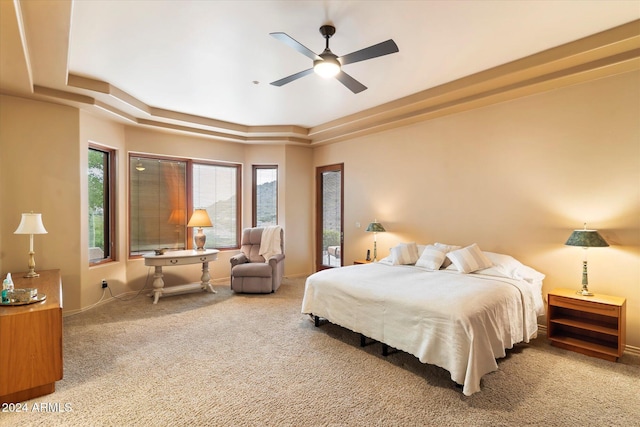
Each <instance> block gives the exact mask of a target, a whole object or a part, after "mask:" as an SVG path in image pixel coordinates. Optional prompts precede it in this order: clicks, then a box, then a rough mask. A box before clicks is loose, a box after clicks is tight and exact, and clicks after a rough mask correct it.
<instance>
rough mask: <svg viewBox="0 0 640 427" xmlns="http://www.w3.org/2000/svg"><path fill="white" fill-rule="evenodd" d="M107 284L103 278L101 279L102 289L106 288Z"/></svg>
mask: <svg viewBox="0 0 640 427" xmlns="http://www.w3.org/2000/svg"><path fill="white" fill-rule="evenodd" d="M107 286H109V284H108V283H107V281H106V280H105V279H102V289H104V288H106V287H107Z"/></svg>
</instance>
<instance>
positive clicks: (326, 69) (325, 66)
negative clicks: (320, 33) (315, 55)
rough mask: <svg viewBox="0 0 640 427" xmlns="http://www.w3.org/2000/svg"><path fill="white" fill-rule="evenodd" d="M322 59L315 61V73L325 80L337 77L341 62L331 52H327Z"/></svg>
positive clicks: (321, 56) (322, 55)
mask: <svg viewBox="0 0 640 427" xmlns="http://www.w3.org/2000/svg"><path fill="white" fill-rule="evenodd" d="M320 58H322V59H317V60H315V61H313V71H314V72H315V73H316V74H317V75H319V76H320V77H324V78H325V79H328V78H331V77H335V76H336V75H337V74H338V73H339V72H340V61H338V58H337V57H336V56H335V55H334V54H333V53H331V52H330V51H329V52H327V51H325V52H324V53H322V54H321V55H320Z"/></svg>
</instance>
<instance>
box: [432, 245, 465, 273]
mask: <svg viewBox="0 0 640 427" xmlns="http://www.w3.org/2000/svg"><path fill="white" fill-rule="evenodd" d="M435 247H436V248H438V249H440V250H441V251H442V252H444V253H445V254H446V253H448V252H451V251H455V250H456V249H460V248H462V246H457V245H445V244H444V243H436V244H435ZM450 265H451V260H449V258H445V259H444V262H443V263H442V268H447V267H449V266H450Z"/></svg>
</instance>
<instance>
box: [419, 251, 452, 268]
mask: <svg viewBox="0 0 640 427" xmlns="http://www.w3.org/2000/svg"><path fill="white" fill-rule="evenodd" d="M446 258H447V254H446V253H444V252H443V251H441V250H440V249H438V248H437V247H436V246H434V245H427V246H426V247H425V248H424V250H423V251H422V254H421V255H420V258H418V261H416V267H423V268H426V269H427V270H438V269H439V268H440V266H442V263H443V262H444V260H445V259H446Z"/></svg>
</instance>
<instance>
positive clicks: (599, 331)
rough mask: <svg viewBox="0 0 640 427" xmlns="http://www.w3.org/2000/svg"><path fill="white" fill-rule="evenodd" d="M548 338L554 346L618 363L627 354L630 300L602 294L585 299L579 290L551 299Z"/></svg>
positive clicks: (554, 294)
mask: <svg viewBox="0 0 640 427" xmlns="http://www.w3.org/2000/svg"><path fill="white" fill-rule="evenodd" d="M548 301H549V310H548V312H547V336H548V337H549V339H550V340H551V344H552V345H555V346H556V347H561V348H564V349H567V350H572V351H577V352H578V353H582V354H586V355H588V356H593V357H599V358H601V359H605V360H610V361H612V362H615V361H616V360H618V358H619V357H620V356H622V353H623V352H624V346H625V333H626V331H625V320H626V318H625V316H626V300H625V299H624V298H620V297H613V296H608V295H602V294H595V295H593V296H588V297H586V296H582V295H578V294H576V290H575V289H554V290H553V291H551V292H549V295H548Z"/></svg>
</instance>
